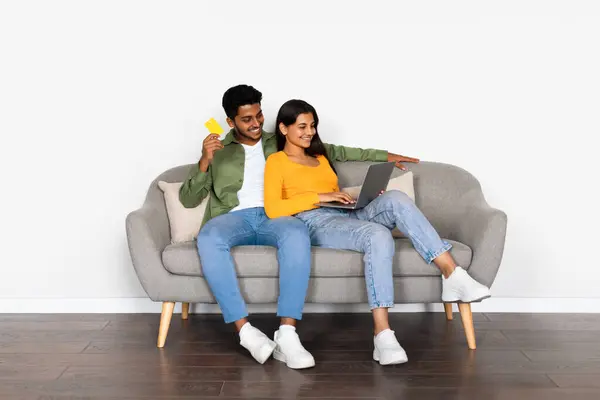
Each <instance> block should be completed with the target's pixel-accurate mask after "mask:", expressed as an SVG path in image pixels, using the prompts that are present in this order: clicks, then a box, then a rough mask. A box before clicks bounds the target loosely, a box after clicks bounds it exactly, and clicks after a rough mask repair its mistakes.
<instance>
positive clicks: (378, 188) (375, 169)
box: [317, 161, 396, 210]
mask: <svg viewBox="0 0 600 400" xmlns="http://www.w3.org/2000/svg"><path fill="white" fill-rule="evenodd" d="M395 165H396V163H395V162H393V161H390V162H383V163H378V164H373V165H371V166H370V167H369V170H368V171H367V175H365V179H364V180H363V184H362V187H361V189H360V193H359V194H358V198H356V199H355V200H356V202H355V203H354V204H344V203H341V202H338V201H334V202H331V203H318V204H317V205H318V206H320V207H330V208H344V209H347V210H358V209H361V208H364V207H366V206H367V204H369V203H370V202H372V201H373V200H375V199H376V198H377V197H378V196H379V194H380V193H381V192H382V191H383V190H385V189H386V188H387V185H388V183H389V181H390V177H391V176H392V172H393V171H394V167H395Z"/></svg>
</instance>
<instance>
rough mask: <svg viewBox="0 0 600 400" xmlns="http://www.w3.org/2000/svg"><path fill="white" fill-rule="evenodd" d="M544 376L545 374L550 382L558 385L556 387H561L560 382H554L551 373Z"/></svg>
mask: <svg viewBox="0 0 600 400" xmlns="http://www.w3.org/2000/svg"><path fill="white" fill-rule="evenodd" d="M544 376H545V377H546V378H548V380H549V381H550V382H552V384H553V385H554V386H555V387H556V389H560V386H559V385H558V383H556V382H554V379H552V377H550V375H549V374H544Z"/></svg>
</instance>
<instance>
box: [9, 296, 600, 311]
mask: <svg viewBox="0 0 600 400" xmlns="http://www.w3.org/2000/svg"><path fill="white" fill-rule="evenodd" d="M472 307H473V312H500V313H505V312H511V313H600V298H508V297H505V298H491V299H487V300H484V301H483V302H481V303H474V304H473V306H472ZM248 308H249V312H250V313H275V310H276V306H275V305H274V304H252V305H249V306H248ZM455 308H456V307H455ZM160 311H161V304H160V303H155V302H152V301H150V300H149V299H148V298H89V299H55V298H26V299H15V298H0V313H39V314H49V313H111V314H112V313H160ZM180 311H181V304H180V303H178V304H177V305H176V306H175V312H180ZM368 311H369V309H368V307H367V305H366V304H356V305H354V304H307V305H306V307H305V313H339V312H368ZM424 311H430V312H442V311H443V307H442V305H441V304H398V305H396V306H395V307H394V308H393V309H391V310H390V312H424ZM190 312H191V313H202V314H219V313H220V311H219V308H218V306H216V305H214V304H193V305H192V306H191V310H190Z"/></svg>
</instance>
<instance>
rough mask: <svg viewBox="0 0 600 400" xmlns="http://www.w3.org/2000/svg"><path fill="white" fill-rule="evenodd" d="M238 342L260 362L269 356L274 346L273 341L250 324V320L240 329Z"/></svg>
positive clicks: (262, 362)
mask: <svg viewBox="0 0 600 400" xmlns="http://www.w3.org/2000/svg"><path fill="white" fill-rule="evenodd" d="M240 344H241V345H242V346H244V347H245V348H246V349H247V350H248V351H249V352H250V354H252V357H254V359H255V360H256V361H258V362H259V363H261V364H264V362H265V361H267V359H268V358H269V357H271V354H273V350H275V346H276V344H275V342H273V341H272V340H271V339H269V337H268V336H267V335H265V334H264V333H262V332H261V331H260V330H259V329H256V328H255V327H253V326H252V325H250V322H247V323H246V324H244V326H243V327H242V329H240Z"/></svg>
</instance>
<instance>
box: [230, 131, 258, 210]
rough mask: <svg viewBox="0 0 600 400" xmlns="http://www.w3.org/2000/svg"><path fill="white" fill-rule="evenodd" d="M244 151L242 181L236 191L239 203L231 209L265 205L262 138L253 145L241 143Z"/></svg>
mask: <svg viewBox="0 0 600 400" xmlns="http://www.w3.org/2000/svg"><path fill="white" fill-rule="evenodd" d="M242 146H243V147H244V151H245V153H246V158H245V161H244V182H243V183H242V188H241V189H240V191H239V192H238V194H237V195H238V200H239V201H240V204H239V205H238V206H237V207H235V208H233V209H232V210H231V211H237V210H243V209H245V208H252V207H264V206H265V195H264V187H265V163H266V161H265V153H264V151H263V148H262V139H261V140H259V141H258V143H256V144H255V145H254V146H248V145H246V144H242Z"/></svg>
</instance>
